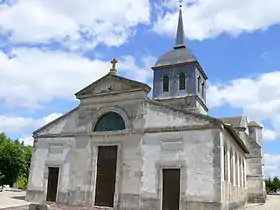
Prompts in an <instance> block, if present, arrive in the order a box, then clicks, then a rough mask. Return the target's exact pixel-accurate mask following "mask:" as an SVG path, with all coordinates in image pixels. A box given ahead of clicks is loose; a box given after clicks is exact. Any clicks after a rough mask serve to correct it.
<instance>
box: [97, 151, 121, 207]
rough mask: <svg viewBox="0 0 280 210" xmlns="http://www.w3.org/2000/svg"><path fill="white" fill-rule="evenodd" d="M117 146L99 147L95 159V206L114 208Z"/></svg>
mask: <svg viewBox="0 0 280 210" xmlns="http://www.w3.org/2000/svg"><path fill="white" fill-rule="evenodd" d="M117 153H118V147H117V146H100V147H99V148H98V158H97V176H96V182H95V183H96V190H95V205H96V206H106V207H113V206H114V195H115V183H116V169H117V156H118V155H117Z"/></svg>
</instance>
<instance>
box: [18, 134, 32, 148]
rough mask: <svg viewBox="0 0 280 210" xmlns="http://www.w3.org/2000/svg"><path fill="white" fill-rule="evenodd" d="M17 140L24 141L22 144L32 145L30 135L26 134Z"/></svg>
mask: <svg viewBox="0 0 280 210" xmlns="http://www.w3.org/2000/svg"><path fill="white" fill-rule="evenodd" d="M19 141H20V142H24V145H29V146H33V141H34V139H33V137H32V136H26V137H23V138H20V139H19Z"/></svg>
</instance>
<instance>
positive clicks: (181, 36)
mask: <svg viewBox="0 0 280 210" xmlns="http://www.w3.org/2000/svg"><path fill="white" fill-rule="evenodd" d="M179 2H180V11H179V20H178V26H177V35H176V41H175V46H174V49H178V48H185V47H186V44H185V33H184V24H183V15H182V9H181V8H182V2H183V1H182V0H179Z"/></svg>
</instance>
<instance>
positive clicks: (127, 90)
mask: <svg viewBox="0 0 280 210" xmlns="http://www.w3.org/2000/svg"><path fill="white" fill-rule="evenodd" d="M180 24H182V17H181V12H180V18H179V26H178V33H183V27H182V25H180ZM178 37H179V38H178ZM182 37H183V35H182V34H177V41H176V46H175V47H174V50H173V51H171V52H168V53H167V54H165V55H164V56H162V58H160V59H159V61H158V62H157V63H156V65H155V67H153V70H154V90H153V92H154V95H153V97H154V98H153V99H149V98H148V96H147V94H148V93H149V91H150V90H151V88H150V87H149V86H148V85H146V84H143V83H140V82H137V81H132V80H129V79H126V78H123V77H120V76H118V75H116V69H115V68H114V71H110V73H109V74H107V75H105V76H104V77H102V78H101V79H99V80H98V81H96V82H94V83H92V84H91V85H89V86H87V87H86V88H84V89H83V90H81V91H79V92H78V93H76V97H77V99H79V100H80V104H79V106H78V107H77V108H75V109H73V110H72V111H70V112H69V113H67V114H65V115H63V116H62V117H60V118H58V119H57V120H55V121H53V122H51V123H49V124H47V125H45V126H43V127H42V128H40V129H39V130H37V131H35V132H34V151H33V156H32V161H31V171H30V177H29V183H28V189H27V194H26V199H27V200H28V201H30V202H35V203H41V202H45V201H46V200H48V198H47V195H48V193H49V191H48V190H49V185H48V184H49V183H51V182H50V181H49V180H50V172H49V171H50V169H49V168H50V167H56V168H58V170H59V175H58V182H57V186H56V189H57V191H56V193H55V198H54V201H55V202H57V203H60V204H66V205H74V206H96V196H97V194H96V192H97V184H98V182H97V180H98V179H97V177H98V170H99V167H100V165H101V164H100V163H98V158H99V148H100V146H117V160H116V173H115V174H114V178H115V180H114V183H115V184H114V191H113V197H112V199H113V205H112V206H111V207H112V208H114V209H121V210H125V209H129V210H134V209H135V210H136V209H137V210H140V209H141V210H149V209H151V210H161V209H164V208H163V201H164V200H165V199H166V198H165V197H164V192H163V191H164V190H163V185H164V178H163V170H165V169H179V170H180V179H179V199H178V202H179V209H173V208H172V207H171V208H172V210H185V209H188V210H206V209H209V210H210V209H211V210H227V209H242V208H243V207H244V205H245V203H246V199H247V196H249V200H252V201H264V198H265V196H264V195H265V193H264V185H263V168H262V152H261V151H262V147H261V128H260V127H258V126H256V123H253V124H252V123H251V124H250V123H249V124H248V122H247V119H246V118H244V117H236V118H223V119H217V118H214V117H211V116H209V115H207V110H208V109H207V106H206V92H202V91H204V89H203V88H205V85H206V79H207V76H206V75H205V73H204V71H203V70H202V69H201V67H200V65H199V63H198V62H197V61H196V59H195V57H194V56H193V55H192V54H191V53H190V51H189V50H188V49H187V48H186V47H185V45H184V43H181V42H182V40H183V39H182ZM182 49H183V50H182ZM178 50H179V51H178ZM184 50H185V51H186V52H183V51H184ZM181 53H183V54H181ZM184 59H186V60H184ZM178 60H179V61H180V62H181V63H178ZM167 64H168V65H170V66H168V65H167ZM172 65H173V66H172ZM171 67H172V68H171ZM173 67H174V68H173ZM182 72H183V73H185V74H186V75H187V77H186V81H185V82H186V83H185V84H186V85H185V86H184V87H185V89H184V90H178V86H179V85H180V84H179V82H178V78H179V74H180V73H182ZM163 75H168V77H169V78H168V79H169V80H170V81H169V82H171V83H170V85H169V84H168V91H165V92H163V91H162V83H163V81H162V77H163ZM198 78H200V79H198ZM108 113H115V114H117V115H118V116H119V117H120V119H121V120H122V122H123V126H124V127H123V128H121V129H109V130H98V129H95V128H97V127H98V125H99V124H100V122H101V120H102V119H103V117H104V116H106V114H108ZM105 122H106V121H105ZM103 123H104V122H103ZM106 123H109V121H107V122H106ZM106 123H105V127H101V128H102V129H103V128H104V129H105V128H106ZM103 126H104V125H103ZM106 129H107V128H106ZM171 187H172V186H171Z"/></svg>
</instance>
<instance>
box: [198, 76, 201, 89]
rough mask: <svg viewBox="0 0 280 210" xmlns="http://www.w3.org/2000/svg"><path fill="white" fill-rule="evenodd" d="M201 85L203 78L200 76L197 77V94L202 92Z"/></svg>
mask: <svg viewBox="0 0 280 210" xmlns="http://www.w3.org/2000/svg"><path fill="white" fill-rule="evenodd" d="M200 83H201V78H200V76H198V77H197V92H200V85H201V84H200Z"/></svg>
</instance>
